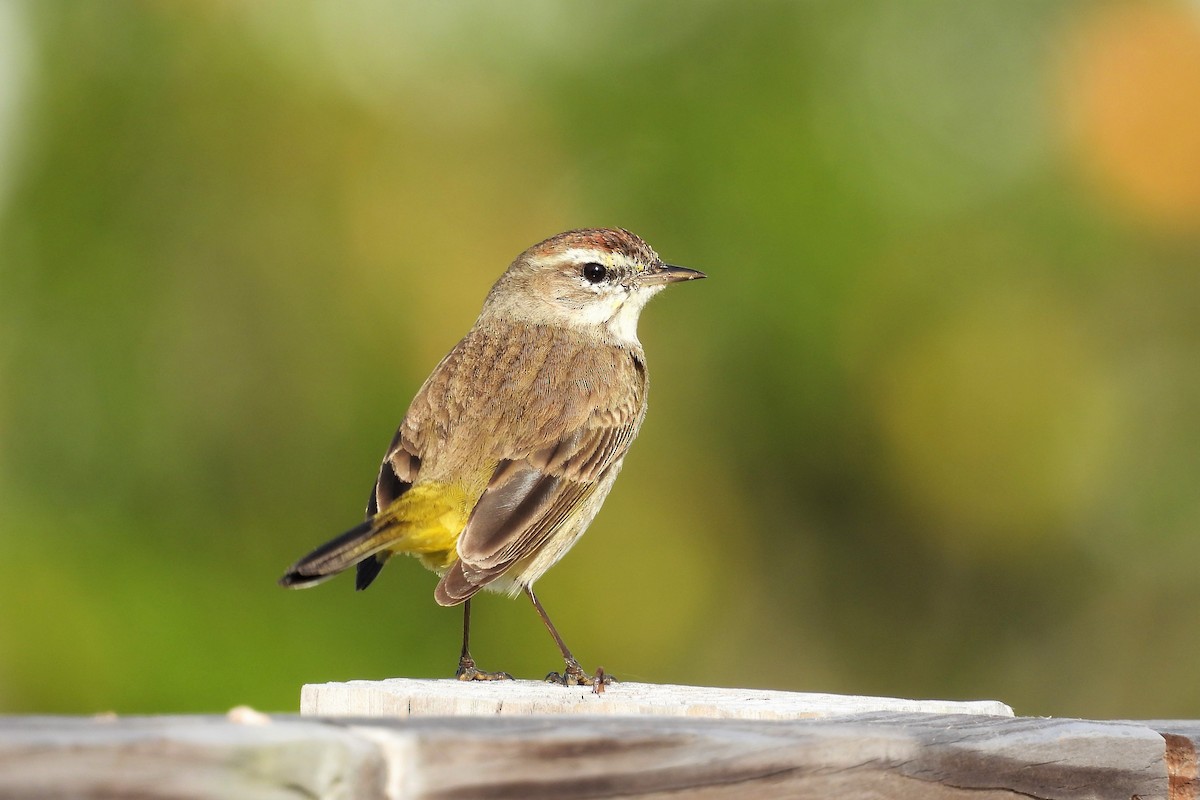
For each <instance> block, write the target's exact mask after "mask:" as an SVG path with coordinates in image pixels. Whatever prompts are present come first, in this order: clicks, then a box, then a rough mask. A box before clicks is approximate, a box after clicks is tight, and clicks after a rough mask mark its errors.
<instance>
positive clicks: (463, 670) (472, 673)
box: [454, 656, 513, 681]
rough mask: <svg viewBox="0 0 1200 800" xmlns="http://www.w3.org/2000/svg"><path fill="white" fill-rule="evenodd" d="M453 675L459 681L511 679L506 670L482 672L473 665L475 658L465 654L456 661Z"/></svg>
mask: <svg viewBox="0 0 1200 800" xmlns="http://www.w3.org/2000/svg"><path fill="white" fill-rule="evenodd" d="M454 677H456V678H458V679H459V680H460V681H511V680H512V679H513V676H512V675H509V674H508V673H507V672H484V671H483V670H481V669H479V667H477V666H475V659H473V658H471V657H470V656H465V657H463V658H462V659H460V660H459V662H458V670H457V671H456V672H455V673H454Z"/></svg>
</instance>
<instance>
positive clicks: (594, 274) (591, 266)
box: [583, 262, 608, 283]
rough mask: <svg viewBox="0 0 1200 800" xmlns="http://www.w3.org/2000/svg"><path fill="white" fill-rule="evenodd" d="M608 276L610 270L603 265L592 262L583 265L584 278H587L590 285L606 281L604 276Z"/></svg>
mask: <svg viewBox="0 0 1200 800" xmlns="http://www.w3.org/2000/svg"><path fill="white" fill-rule="evenodd" d="M607 274H608V270H606V269H605V268H604V265H603V264H597V263H595V262H592V263H588V264H584V265H583V277H584V278H586V279H587V280H588V282H589V283H599V282H600V281H602V280H604V276H605V275H607Z"/></svg>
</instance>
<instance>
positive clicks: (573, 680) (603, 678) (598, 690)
mask: <svg viewBox="0 0 1200 800" xmlns="http://www.w3.org/2000/svg"><path fill="white" fill-rule="evenodd" d="M616 682H617V680H616V678H614V677H613V676H612V675H609V674H608V673H606V672H605V671H604V667H598V668H597V669H596V674H595V675H588V674H587V673H586V672H584V671H583V667H581V666H579V662H578V661H575V660H574V659H572V660H571V661H568V662H567V665H566V668H565V669H563V671H562V674H561V675H560V674H558V673H557V672H551V673H550V674H549V675H547V676H546V683H557V684H558V685H559V686H590V687H592V692H593V693H594V694H603V693H604V687H606V686H609V685H611V684H614V683H616Z"/></svg>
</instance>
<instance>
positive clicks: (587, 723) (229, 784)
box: [0, 714, 1200, 800]
mask: <svg viewBox="0 0 1200 800" xmlns="http://www.w3.org/2000/svg"><path fill="white" fill-rule="evenodd" d="M242 718H243V719H246V718H247V717H246V716H245V715H243V717H242ZM248 719H249V721H250V722H256V721H257V722H258V723H259V724H245V723H244V722H243V723H239V722H235V721H232V720H230V719H227V718H224V717H155V718H146V717H144V718H127V719H85V718H70V717H60V718H50V717H41V718H20V717H10V718H0V797H4V798H51V797H54V798H58V797H97V798H99V797H104V798H111V797H139V798H160V797H161V798H248V799H249V800H256V799H258V798H270V799H271V800H274V799H276V798H297V797H306V798H330V799H331V800H340V799H341V798H347V799H348V798H389V799H391V798H421V799H427V800H432V799H434V798H442V799H446V798H473V797H479V798H531V799H533V800H536V799H537V798H585V797H587V798H595V797H606V798H624V797H637V798H659V799H660V800H668V798H670V800H677V799H678V798H680V797H697V798H768V799H770V798H785V797H786V798H808V797H812V798H817V797H819V798H831V797H832V798H839V799H841V800H859V799H860V798H861V799H863V800H865V799H866V798H871V799H872V800H878V798H896V799H897V800H916V799H917V798H920V799H921V800H966V799H967V798H971V799H972V800H999V799H1000V798H1006V799H1007V800H1014V799H1015V798H1030V797H1033V798H1047V799H1051V798H1053V799H1058V798H1063V799H1064V800H1066V799H1068V798H1069V799H1071V800H1082V799H1083V798H1114V800H1115V799H1117V798H1119V799H1120V800H1132V798H1140V800H1152V799H1153V800H1159V799H1161V800H1195V798H1197V784H1196V779H1195V775H1196V750H1195V745H1196V742H1197V741H1198V740H1200V723H1196V722H1088V721H1082V720H1063V719H1033V718H1012V717H989V716H981V715H965V714H957V715H939V714H865V715H854V716H844V717H830V718H825V719H806V720H792V721H743V720H713V719H689V718H681V717H648V718H631V717H596V716H590V715H589V716H583V715H580V716H561V715H560V716H555V717H544V716H543V717H498V716H492V717H465V718H453V719H452V718H424V719H406V720H398V719H380V718H373V719H356V720H351V719H317V718H314V717H282V716H281V717H272V718H269V719H263V720H256V718H255V717H254V716H253V715H250V716H249V717H248ZM1164 734H1165V735H1166V736H1165V737H1164Z"/></svg>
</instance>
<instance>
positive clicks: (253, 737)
mask: <svg viewBox="0 0 1200 800" xmlns="http://www.w3.org/2000/svg"><path fill="white" fill-rule="evenodd" d="M390 738H391V739H392V742H393V747H394V748H400V747H402V746H403V742H404V739H403V737H402V736H400V735H397V734H392V735H391V737H390ZM393 760H394V759H393ZM389 769H390V764H389V759H388V758H387V757H385V756H384V754H383V751H382V750H381V748H380V747H379V745H378V744H377V743H376V742H373V741H372V740H371V739H370V738H368V737H364V736H363V735H362V734H361V733H356V732H352V731H349V730H347V729H345V728H344V727H339V726H328V725H313V724H311V723H307V722H300V721H298V720H288V719H286V718H282V719H275V720H272V719H269V718H268V719H266V721H265V724H244V723H241V722H236V721H233V720H231V719H228V718H225V717H127V718H114V717H100V718H81V717H0V797H2V798H14V800H15V798H21V800H38V799H39V798H47V799H49V798H65V797H71V798H75V797H97V798H99V797H103V798H115V797H138V798H143V797H144V798H178V799H179V800H184V799H185V798H197V799H200V798H234V797H236V798H246V800H285V799H287V800H295V798H296V797H313V798H328V799H329V800H354V799H355V798H360V797H362V798H373V797H380V798H382V797H386V795H385V793H384V788H385V787H386V785H387V777H388V774H389Z"/></svg>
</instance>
